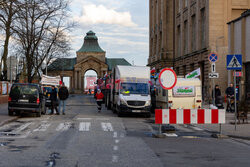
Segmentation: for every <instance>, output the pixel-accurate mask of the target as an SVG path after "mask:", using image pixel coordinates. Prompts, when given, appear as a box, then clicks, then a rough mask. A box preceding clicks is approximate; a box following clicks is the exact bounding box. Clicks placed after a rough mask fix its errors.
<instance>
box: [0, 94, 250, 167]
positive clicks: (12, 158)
mask: <svg viewBox="0 0 250 167" xmlns="http://www.w3.org/2000/svg"><path fill="white" fill-rule="evenodd" d="M156 129H157V126H155V125H154V124H153V123H152V121H151V119H148V118H144V117H143V116H140V115H130V116H127V117H122V118H119V117H117V116H116V115H115V114H113V113H112V112H111V111H110V110H106V109H103V111H102V112H101V113H98V112H97V107H96V104H95V101H94V99H93V97H92V96H87V95H85V96H84V95H75V96H72V97H70V99H69V100H68V101H67V106H66V115H43V116H42V117H40V118H34V117H21V118H19V119H18V120H16V121H14V122H11V123H8V124H6V125H4V126H1V127H0V159H1V161H0V166H1V167H9V166H11V167H12V166H18V167H19V166H20V167H36V166H39V167H40V166H41V167H44V166H49V167H57V166H58V167H82V166H83V167H85V166H86V167H111V166H121V167H152V166H154V167H162V166H170V167H172V166H190V167H191V166H192V167H193V166H202V167H204V166H225V167H227V166H249V164H250V159H249V154H250V142H249V141H246V140H235V139H231V138H229V139H215V138H211V134H210V133H208V132H206V131H204V130H203V129H199V128H197V127H194V126H176V132H175V133H171V134H168V137H166V138H164V139H159V138H153V137H152V132H154V130H156ZM170 135H171V137H170Z"/></svg>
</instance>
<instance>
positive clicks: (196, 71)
mask: <svg viewBox="0 0 250 167" xmlns="http://www.w3.org/2000/svg"><path fill="white" fill-rule="evenodd" d="M200 75H201V70H200V68H198V69H196V70H194V71H192V72H190V73H188V74H187V75H186V76H185V78H187V79H190V78H196V77H198V76H200Z"/></svg>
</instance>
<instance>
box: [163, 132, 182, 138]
mask: <svg viewBox="0 0 250 167" xmlns="http://www.w3.org/2000/svg"><path fill="white" fill-rule="evenodd" d="M163 134H164V135H165V136H167V137H178V135H177V134H175V133H163Z"/></svg>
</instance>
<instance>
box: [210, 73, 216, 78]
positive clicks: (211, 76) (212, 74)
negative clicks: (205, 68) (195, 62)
mask: <svg viewBox="0 0 250 167" xmlns="http://www.w3.org/2000/svg"><path fill="white" fill-rule="evenodd" d="M208 77H209V78H219V73H209V74H208Z"/></svg>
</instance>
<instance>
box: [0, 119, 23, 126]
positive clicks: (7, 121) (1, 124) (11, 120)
mask: <svg viewBox="0 0 250 167" xmlns="http://www.w3.org/2000/svg"><path fill="white" fill-rule="evenodd" d="M18 118H19V117H13V118H10V119H7V120H4V121H2V122H1V123H0V126H3V125H5V124H7V123H10V122H13V121H16V120H17V119H18Z"/></svg>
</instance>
